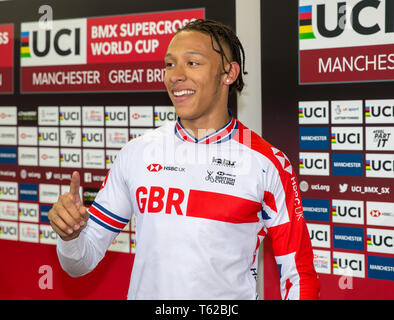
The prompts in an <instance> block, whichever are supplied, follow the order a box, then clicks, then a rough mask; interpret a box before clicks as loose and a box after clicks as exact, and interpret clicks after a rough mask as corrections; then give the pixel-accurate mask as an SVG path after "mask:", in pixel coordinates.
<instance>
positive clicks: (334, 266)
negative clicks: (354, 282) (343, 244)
mask: <svg viewBox="0 0 394 320" xmlns="http://www.w3.org/2000/svg"><path fill="white" fill-rule="evenodd" d="M332 267H333V268H334V269H338V258H333V259H332Z"/></svg>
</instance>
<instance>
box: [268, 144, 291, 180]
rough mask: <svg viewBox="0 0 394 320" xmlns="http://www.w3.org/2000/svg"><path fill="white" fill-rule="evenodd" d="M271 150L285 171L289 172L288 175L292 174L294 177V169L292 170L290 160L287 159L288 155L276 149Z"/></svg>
mask: <svg viewBox="0 0 394 320" xmlns="http://www.w3.org/2000/svg"><path fill="white" fill-rule="evenodd" d="M271 149H272V151H273V153H274V155H275V157H276V158H277V159H278V160H279V162H280V164H281V165H282V168H283V170H285V171H287V172H288V173H290V174H291V175H292V174H293V169H292V166H291V163H290V161H289V159H288V158H287V157H286V155H285V154H284V153H283V152H282V151H280V150H278V149H276V148H274V147H272V148H271Z"/></svg>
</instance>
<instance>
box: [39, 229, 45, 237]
mask: <svg viewBox="0 0 394 320" xmlns="http://www.w3.org/2000/svg"><path fill="white" fill-rule="evenodd" d="M43 236H44V234H43V233H42V231H41V230H40V239H41V238H42V237H43Z"/></svg>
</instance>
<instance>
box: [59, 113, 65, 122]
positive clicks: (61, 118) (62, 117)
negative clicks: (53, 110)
mask: <svg viewBox="0 0 394 320" xmlns="http://www.w3.org/2000/svg"><path fill="white" fill-rule="evenodd" d="M63 115H64V113H63V112H59V120H64V116H63Z"/></svg>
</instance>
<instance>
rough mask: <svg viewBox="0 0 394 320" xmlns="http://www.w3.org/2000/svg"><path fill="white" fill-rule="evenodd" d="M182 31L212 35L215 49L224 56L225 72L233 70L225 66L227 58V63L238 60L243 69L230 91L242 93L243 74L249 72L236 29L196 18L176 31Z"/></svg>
mask: <svg viewBox="0 0 394 320" xmlns="http://www.w3.org/2000/svg"><path fill="white" fill-rule="evenodd" d="M182 31H199V32H203V33H206V34H208V35H209V36H210V37H211V42H212V48H213V50H215V51H216V52H217V53H219V54H220V56H221V58H222V68H223V71H224V73H226V74H227V73H229V72H230V70H231V69H230V70H228V71H226V69H225V67H224V64H225V60H226V63H230V62H231V61H236V62H237V63H238V64H239V66H240V69H241V70H240V73H239V75H238V78H237V79H236V81H235V82H234V83H232V84H231V85H230V92H231V91H232V90H234V89H236V90H237V91H238V92H239V93H241V91H242V89H243V87H244V85H245V83H244V81H243V78H242V74H248V73H247V72H246V71H245V51H244V48H243V46H242V44H241V42H240V41H239V39H238V37H237V35H236V34H235V33H234V31H233V30H232V29H231V28H230V27H228V26H226V25H224V24H222V23H221V22H218V21H214V20H209V19H206V20H205V19H197V20H194V21H192V22H190V23H188V24H187V25H185V26H184V27H183V28H180V29H178V30H177V31H176V32H175V35H176V34H178V33H179V32H182ZM215 42H216V44H217V45H218V46H219V50H218V49H216V47H215V45H214V43H215ZM223 42H224V43H225V44H227V45H228V47H229V48H230V51H231V57H227V56H226V53H225V51H224V49H223V46H222V43H223ZM230 68H231V65H230Z"/></svg>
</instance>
